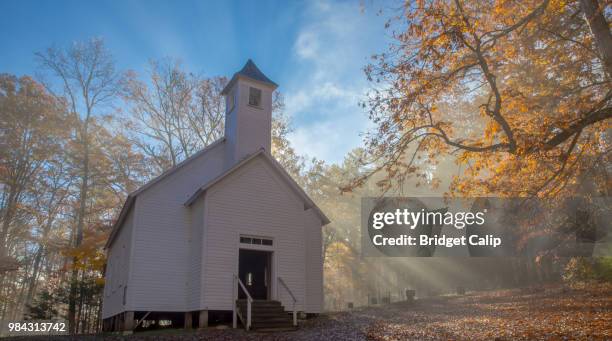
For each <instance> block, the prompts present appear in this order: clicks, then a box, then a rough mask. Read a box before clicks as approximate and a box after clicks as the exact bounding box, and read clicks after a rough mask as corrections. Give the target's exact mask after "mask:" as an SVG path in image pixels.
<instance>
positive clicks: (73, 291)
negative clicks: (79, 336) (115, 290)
mask: <svg viewBox="0 0 612 341" xmlns="http://www.w3.org/2000/svg"><path fill="white" fill-rule="evenodd" d="M87 117H89V115H87ZM84 125H85V126H84V128H83V136H82V137H81V138H82V143H83V173H82V180H81V190H80V193H79V211H78V221H77V226H76V236H75V239H74V247H75V248H76V247H79V246H80V245H81V242H82V241H83V227H84V224H85V213H86V212H85V211H86V208H87V196H88V191H89V141H88V139H89V134H88V129H87V128H88V127H87V125H88V122H87V120H86V121H85V123H84ZM72 262H73V263H72V264H73V268H72V274H71V277H70V294H69V297H68V301H69V302H68V327H69V331H70V333H72V334H76V333H77V331H78V330H77V323H76V322H77V321H76V303H77V302H76V299H77V291H78V278H79V270H78V269H77V267H76V264H77V262H78V259H77V258H76V257H73V259H72Z"/></svg>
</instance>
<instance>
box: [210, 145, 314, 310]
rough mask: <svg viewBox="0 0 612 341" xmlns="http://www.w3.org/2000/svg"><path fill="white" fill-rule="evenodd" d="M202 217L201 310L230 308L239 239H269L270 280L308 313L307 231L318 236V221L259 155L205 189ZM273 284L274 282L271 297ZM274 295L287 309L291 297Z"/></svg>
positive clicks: (274, 289)
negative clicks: (279, 279) (280, 284)
mask: <svg viewBox="0 0 612 341" xmlns="http://www.w3.org/2000/svg"><path fill="white" fill-rule="evenodd" d="M200 200H202V199H200ZM204 212H205V214H204V220H205V233H204V245H205V250H206V257H205V261H204V263H203V273H202V276H203V278H202V281H203V284H204V285H203V292H204V295H203V296H204V297H203V298H204V301H203V303H204V309H209V310H231V309H232V276H233V274H235V273H237V272H238V248H239V236H240V234H245V235H254V236H263V237H271V238H273V240H274V246H273V247H274V261H273V262H274V264H273V268H274V270H273V276H274V275H276V276H280V277H282V278H283V280H284V281H285V282H286V283H287V285H288V286H289V288H291V290H292V291H293V293H294V294H295V295H296V297H297V298H298V305H297V309H298V310H305V309H306V308H307V307H306V306H305V302H306V301H307V298H306V281H307V278H306V259H305V258H306V257H305V256H306V254H307V252H306V249H305V245H306V244H305V243H304V239H305V229H314V230H319V233H320V229H321V221H320V219H312V218H310V216H311V215H312V212H309V211H305V210H304V202H303V200H302V199H301V198H300V197H299V196H298V195H297V194H296V193H295V192H294V191H293V190H292V189H291V188H290V187H289V185H288V184H287V182H286V180H285V179H283V178H282V177H281V176H280V175H279V174H278V173H277V172H276V171H275V170H274V169H273V168H272V166H271V165H270V164H269V163H268V162H267V161H266V160H264V157H263V156H261V157H256V158H254V159H252V160H251V161H249V162H248V163H246V164H244V165H243V166H242V167H241V168H240V169H239V170H237V171H236V172H234V173H232V174H231V175H229V176H227V177H226V178H224V179H223V180H222V181H220V182H219V183H217V184H215V185H214V186H213V187H211V188H209V189H208V190H207V192H206V195H205V196H204ZM320 245H321V244H320V240H319V247H320ZM308 253H310V252H308ZM276 283H277V282H276V279H275V278H274V277H273V279H272V285H273V286H272V291H273V295H274V293H275V292H276V288H275V286H276ZM278 292H279V294H280V296H281V297H280V300H281V302H282V303H283V305H284V306H285V307H286V308H287V309H290V308H291V306H292V304H291V299H290V298H289V296H288V295H287V294H286V293H285V291H284V290H283V289H279V290H278ZM312 292H313V293H316V292H317V291H316V290H313V291H312ZM320 299H321V297H317V298H313V300H314V301H318V300H320ZM306 310H307V309H306Z"/></svg>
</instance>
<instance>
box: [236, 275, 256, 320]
mask: <svg viewBox="0 0 612 341" xmlns="http://www.w3.org/2000/svg"><path fill="white" fill-rule="evenodd" d="M234 283H237V284H236V288H235V290H234V295H238V288H240V289H242V290H243V291H244V293H245V294H246V297H247V319H246V325H245V326H244V327H245V328H246V330H249V329H251V305H252V304H253V298H252V297H251V294H249V291H248V290H247V288H246V287H245V286H244V284H242V281H241V280H240V278H239V277H238V276H236V275H234ZM237 302H238V297H237V296H236V297H235V299H234V317H233V318H234V320H233V326H234V328H236V305H237V304H238V303H237ZM240 319H241V320H242V322H243V323H244V316H242V314H240Z"/></svg>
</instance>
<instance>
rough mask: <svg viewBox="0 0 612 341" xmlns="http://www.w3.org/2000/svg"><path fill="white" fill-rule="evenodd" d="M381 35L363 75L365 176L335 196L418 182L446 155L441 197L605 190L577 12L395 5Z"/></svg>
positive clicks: (601, 126)
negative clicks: (446, 187) (445, 191)
mask: <svg viewBox="0 0 612 341" xmlns="http://www.w3.org/2000/svg"><path fill="white" fill-rule="evenodd" d="M593 1H594V0H591V1H590V2H591V3H593ZM582 2H585V3H588V2H589V1H588V0H584V1H582ZM602 6H603V5H602ZM600 15H601V16H602V17H603V16H604V15H605V11H601V12H600ZM609 15H610V12H609V11H608V16H609ZM600 19H601V18H600ZM605 20H608V22H609V18H605ZM389 26H390V27H392V28H393V32H395V33H394V43H393V44H392V45H391V46H390V48H389V51H388V52H385V53H383V54H380V55H376V56H374V57H373V58H374V62H373V63H372V64H371V65H369V66H367V67H366V70H365V71H366V74H367V76H368V78H369V79H370V80H371V81H372V82H373V83H374V84H376V88H375V89H374V90H373V91H372V93H371V95H370V97H369V99H368V100H367V101H366V103H364V106H367V107H368V108H369V110H370V117H371V119H372V120H373V122H374V123H375V124H376V126H377V127H376V129H375V130H373V131H371V132H370V133H369V134H368V135H367V137H366V148H367V150H368V152H369V156H370V157H369V159H368V160H367V162H368V163H370V164H374V165H375V166H376V167H374V169H373V170H372V171H371V172H368V173H367V174H365V175H364V176H362V177H360V178H358V179H356V180H355V181H354V182H353V183H352V184H351V185H350V186H349V187H348V188H347V189H351V188H354V187H356V186H360V185H362V184H363V183H364V182H365V181H366V179H367V178H369V177H370V176H371V175H372V174H374V173H382V174H386V177H387V179H385V180H382V181H380V182H379V185H380V186H381V187H382V189H383V190H387V189H389V188H391V187H392V186H393V184H394V182H395V183H397V182H403V180H406V179H408V178H410V177H414V176H416V177H423V178H424V177H425V176H426V174H427V173H428V172H431V170H432V169H433V168H434V167H435V166H436V165H438V163H439V162H440V159H441V158H443V157H448V156H449V155H450V156H451V157H453V158H454V159H455V160H456V163H457V164H458V165H459V168H460V172H459V173H458V175H456V176H454V178H453V179H452V181H451V183H450V194H451V195H460V196H477V195H499V196H540V197H560V196H566V195H569V194H570V193H576V192H577V191H581V190H585V188H587V189H586V190H585V191H589V192H591V193H593V192H600V193H601V192H606V191H608V188H609V186H610V180H608V177H607V171H608V168H609V167H608V166H609V163H610V162H609V161H610V160H609V152H610V143H611V142H612V139H611V136H610V131H609V129H610V128H611V127H612V126H611V124H610V123H611V122H610V117H612V103H611V97H612V89H611V87H610V70H608V69H607V67H606V65H609V64H607V63H606V60H608V61H609V58H608V59H606V55H603V54H602V52H601V51H602V50H601V49H600V47H601V46H598V45H597V39H594V33H593V30H592V28H591V27H589V21H587V20H585V16H584V14H583V13H582V7H581V3H580V1H558V0H553V1H548V0H544V1H542V0H538V1H512V0H502V1H486V2H483V1H478V2H467V1H458V0H457V1H437V0H435V1H415V2H407V3H406V4H405V6H404V8H403V11H402V12H401V14H400V15H398V16H397V17H396V18H394V19H392V20H391V21H390V22H389ZM608 34H609V32H608ZM604 38H606V37H604ZM607 38H609V36H607ZM608 57H609V56H608ZM432 183H433V184H436V182H435V180H434V181H432Z"/></svg>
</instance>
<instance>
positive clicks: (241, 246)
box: [235, 233, 278, 300]
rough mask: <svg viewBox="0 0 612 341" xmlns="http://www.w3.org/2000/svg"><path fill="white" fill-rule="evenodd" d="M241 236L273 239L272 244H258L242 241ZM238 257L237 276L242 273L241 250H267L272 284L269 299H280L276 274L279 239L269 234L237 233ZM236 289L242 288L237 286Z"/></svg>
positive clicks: (269, 288)
mask: <svg viewBox="0 0 612 341" xmlns="http://www.w3.org/2000/svg"><path fill="white" fill-rule="evenodd" d="M240 237H248V238H263V239H270V240H272V245H257V244H246V243H241V242H240ZM236 243H237V246H236V258H235V260H236V261H235V274H236V276H238V275H239V273H240V250H241V249H242V250H254V251H265V252H268V253H269V254H270V285H269V286H268V300H276V299H278V298H277V297H276V296H277V295H276V294H277V288H276V285H277V282H278V281H277V280H276V274H277V273H278V272H277V267H278V262H277V257H276V254H277V252H276V243H277V240H276V239H275V238H274V237H269V236H261V235H252V234H244V233H237V235H236ZM236 290H242V289H238V288H236ZM236 297H238V292H236Z"/></svg>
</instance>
